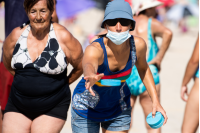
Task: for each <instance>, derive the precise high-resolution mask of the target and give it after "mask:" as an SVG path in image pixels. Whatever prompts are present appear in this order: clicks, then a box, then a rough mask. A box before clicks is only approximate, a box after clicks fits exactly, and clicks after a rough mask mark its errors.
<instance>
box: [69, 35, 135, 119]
mask: <svg viewBox="0 0 200 133" xmlns="http://www.w3.org/2000/svg"><path fill="white" fill-rule="evenodd" d="M95 42H99V43H100V45H101V47H102V49H103V52H104V62H103V64H101V65H99V66H98V70H97V74H99V73H104V77H102V78H101V79H118V80H121V85H120V86H104V85H102V84H101V82H100V81H98V82H96V83H95V84H94V86H93V87H92V89H93V91H94V93H95V96H92V95H91V94H90V92H89V91H88V90H86V88H85V80H84V78H82V80H81V81H80V82H79V84H78V85H77V87H76V88H75V90H74V93H73V96H72V107H73V109H74V111H75V112H76V113H77V114H78V115H80V116H81V117H84V118H86V119H90V120H94V121H99V122H103V121H108V120H111V119H113V118H115V117H117V116H118V115H120V114H121V113H122V112H123V111H125V110H127V109H128V108H129V107H130V96H131V93H130V90H129V88H128V86H127V84H126V82H125V81H126V79H127V78H128V77H129V76H130V74H131V71H132V67H133V66H134V65H135V62H136V49H135V44H134V39H133V36H131V38H130V42H131V50H130V55H129V59H128V62H127V64H126V66H125V68H124V69H122V70H120V71H117V72H112V71H110V69H109V65H108V59H107V52H106V48H105V45H104V43H103V38H99V39H97V40H96V41H95Z"/></svg>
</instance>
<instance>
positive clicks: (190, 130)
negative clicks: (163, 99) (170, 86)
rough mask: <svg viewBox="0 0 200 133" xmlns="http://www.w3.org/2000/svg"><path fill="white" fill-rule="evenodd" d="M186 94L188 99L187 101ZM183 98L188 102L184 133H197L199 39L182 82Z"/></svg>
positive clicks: (183, 125)
mask: <svg viewBox="0 0 200 133" xmlns="http://www.w3.org/2000/svg"><path fill="white" fill-rule="evenodd" d="M192 78H194V85H193V87H192V90H191V91H190V94H188V88H187V84H188V83H189V81H190V80H191V79H192ZM185 94H186V95H187V96H188V99H185V97H184V96H185ZM181 98H182V99H183V100H184V101H185V102H187V104H186V108H185V114H184V119H183V124H182V133H195V132H196V130H197V128H198V126H199V37H198V39H197V41H196V45H195V47H194V51H193V53H192V57H191V58H190V60H189V62H188V65H187V68H186V71H185V76H184V78H183V82H182V88H181Z"/></svg>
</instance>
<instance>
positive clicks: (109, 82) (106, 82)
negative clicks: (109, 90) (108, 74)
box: [101, 79, 121, 86]
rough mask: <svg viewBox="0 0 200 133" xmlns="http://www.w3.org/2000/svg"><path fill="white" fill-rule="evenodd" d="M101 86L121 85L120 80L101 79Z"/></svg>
mask: <svg viewBox="0 0 200 133" xmlns="http://www.w3.org/2000/svg"><path fill="white" fill-rule="evenodd" d="M101 84H102V85H106V86H120V85H121V80H117V79H102V80H101Z"/></svg>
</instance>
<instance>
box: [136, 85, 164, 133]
mask: <svg viewBox="0 0 200 133" xmlns="http://www.w3.org/2000/svg"><path fill="white" fill-rule="evenodd" d="M156 90H157V93H158V97H159V99H160V84H158V85H156ZM140 104H141V105H142V108H143V111H144V115H145V124H146V128H147V131H148V133H161V128H159V129H152V128H151V127H150V126H149V125H148V124H147V122H146V117H147V116H148V114H149V113H151V112H152V101H151V98H150V96H149V94H148V92H147V91H145V92H144V93H142V94H141V95H140Z"/></svg>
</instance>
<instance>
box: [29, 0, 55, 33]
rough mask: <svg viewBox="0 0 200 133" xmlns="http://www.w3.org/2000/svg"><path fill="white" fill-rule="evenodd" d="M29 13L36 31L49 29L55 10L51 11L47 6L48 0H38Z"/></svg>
mask: <svg viewBox="0 0 200 133" xmlns="http://www.w3.org/2000/svg"><path fill="white" fill-rule="evenodd" d="M27 14H28V18H29V20H30V24H31V26H32V29H33V30H35V32H37V31H44V30H46V29H49V25H50V22H51V21H50V20H51V16H52V14H53V12H50V10H49V9H48V8H47V1H46V0H40V1H38V3H36V4H35V5H34V6H33V7H32V8H31V9H30V11H29V12H28V13H27Z"/></svg>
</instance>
